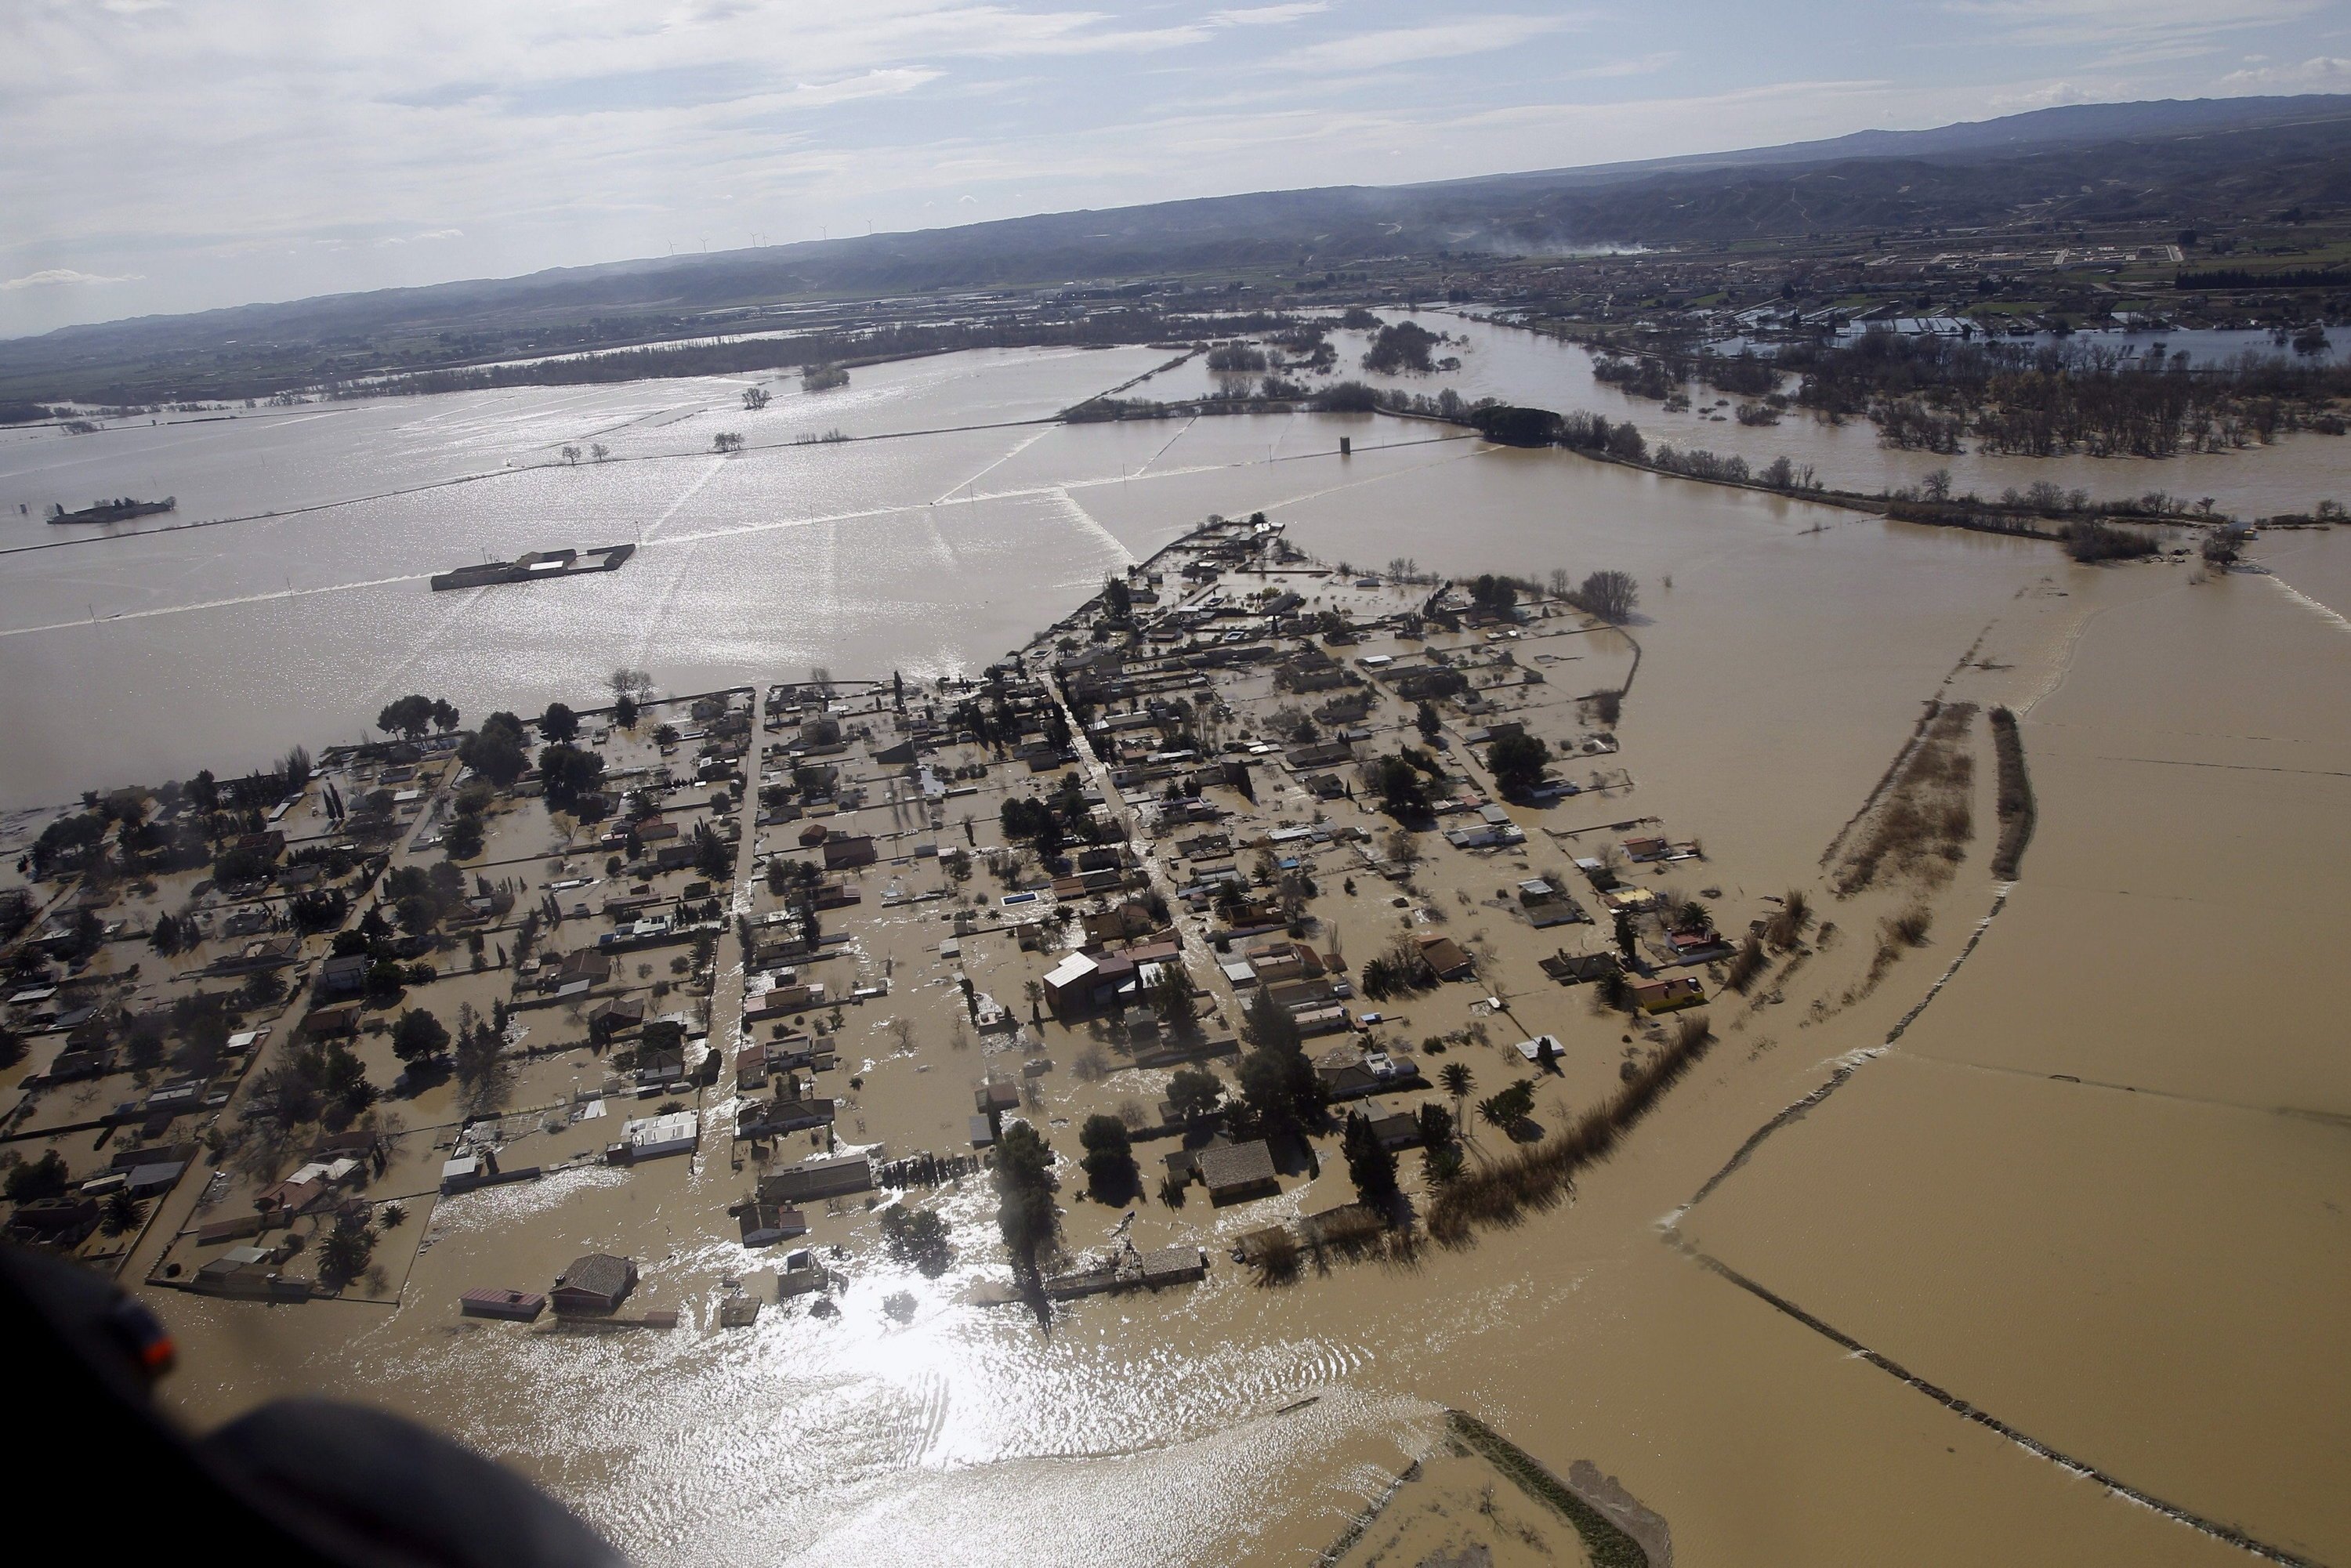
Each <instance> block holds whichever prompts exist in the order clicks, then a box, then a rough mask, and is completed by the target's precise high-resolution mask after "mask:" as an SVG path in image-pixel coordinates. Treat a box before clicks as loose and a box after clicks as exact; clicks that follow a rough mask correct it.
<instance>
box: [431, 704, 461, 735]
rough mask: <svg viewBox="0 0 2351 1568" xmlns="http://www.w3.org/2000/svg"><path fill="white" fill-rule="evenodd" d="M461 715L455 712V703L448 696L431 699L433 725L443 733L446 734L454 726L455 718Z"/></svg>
mask: <svg viewBox="0 0 2351 1568" xmlns="http://www.w3.org/2000/svg"><path fill="white" fill-rule="evenodd" d="M461 716H462V715H460V714H459V713H458V712H457V708H456V705H455V704H454V703H452V702H451V701H449V699H448V698H446V697H434V699H433V727H434V729H436V730H438V731H440V732H441V733H442V734H443V735H446V734H448V733H449V732H450V731H451V730H453V729H455V728H456V727H457V720H458V719H459V718H460V717H461Z"/></svg>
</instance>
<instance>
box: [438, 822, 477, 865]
mask: <svg viewBox="0 0 2351 1568" xmlns="http://www.w3.org/2000/svg"><path fill="white" fill-rule="evenodd" d="M441 843H442V847H443V848H444V849H445V850H447V851H448V852H449V858H450V859H451V860H453V861H469V860H472V859H473V858H474V857H475V855H477V854H480V853H481V852H482V819H481V818H479V817H475V816H461V817H458V818H457V819H456V820H455V821H452V822H451V823H450V824H449V831H447V832H445V833H444V834H442V835H441Z"/></svg>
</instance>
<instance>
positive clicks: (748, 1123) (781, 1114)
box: [735, 1095, 838, 1138]
mask: <svg viewBox="0 0 2351 1568" xmlns="http://www.w3.org/2000/svg"><path fill="white" fill-rule="evenodd" d="M837 1109H838V1108H837V1107H836V1106H835V1105H834V1104H833V1103H832V1100H831V1097H830V1096H813V1095H812V1096H810V1097H809V1098H807V1099H801V1100H789V1099H787V1100H755V1101H753V1102H751V1103H748V1104H747V1105H744V1106H742V1107H740V1108H739V1109H737V1111H736V1113H735V1135H736V1136H737V1137H738V1138H780V1137H785V1136H788V1135H789V1134H793V1133H804V1132H807V1131H808V1130H809V1129H810V1128H811V1127H830V1126H831V1125H832V1124H833V1118H834V1116H835V1114H836V1112H837Z"/></svg>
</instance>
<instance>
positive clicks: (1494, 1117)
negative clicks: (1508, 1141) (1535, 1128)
mask: <svg viewBox="0 0 2351 1568" xmlns="http://www.w3.org/2000/svg"><path fill="white" fill-rule="evenodd" d="M1534 1108H1535V1085H1534V1080H1533V1079H1531V1078H1521V1079H1520V1080H1519V1081H1518V1082H1515V1083H1513V1084H1511V1085H1510V1087H1509V1088H1508V1089H1505V1090H1503V1091H1501V1092H1499V1093H1496V1094H1489V1095H1487V1096H1486V1098H1484V1099H1483V1100H1480V1101H1479V1102H1478V1116H1479V1120H1480V1121H1483V1122H1484V1123H1485V1124H1487V1125H1489V1126H1490V1127H1496V1128H1499V1129H1500V1130H1501V1131H1503V1132H1505V1133H1508V1132H1510V1131H1511V1130H1512V1129H1514V1128H1516V1127H1517V1126H1518V1125H1519V1124H1520V1123H1522V1122H1524V1121H1525V1120H1526V1119H1527V1118H1528V1117H1529V1116H1531V1115H1532V1114H1533V1113H1534Z"/></svg>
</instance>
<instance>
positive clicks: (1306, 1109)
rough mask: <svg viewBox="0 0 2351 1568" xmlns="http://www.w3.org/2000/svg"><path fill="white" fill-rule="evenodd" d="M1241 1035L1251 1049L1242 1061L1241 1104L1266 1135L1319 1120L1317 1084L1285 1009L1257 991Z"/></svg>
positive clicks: (1295, 1025) (1267, 992)
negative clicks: (1269, 1132)
mask: <svg viewBox="0 0 2351 1568" xmlns="http://www.w3.org/2000/svg"><path fill="white" fill-rule="evenodd" d="M1241 1033H1242V1034H1243V1035H1244V1036H1245V1037H1246V1038H1247V1039H1248V1040H1249V1043H1250V1045H1251V1046H1252V1047H1253V1049H1252V1050H1251V1051H1249V1054H1248V1055H1247V1056H1244V1057H1243V1058H1241V1066H1240V1081H1241V1099H1242V1101H1243V1102H1244V1103H1247V1105H1248V1106H1249V1110H1250V1112H1251V1113H1253V1114H1254V1115H1255V1116H1256V1117H1257V1119H1258V1121H1259V1124H1262V1125H1263V1126H1265V1127H1266V1128H1267V1129H1268V1130H1269V1131H1271V1132H1289V1131H1292V1130H1295V1129H1296V1128H1298V1127H1299V1126H1301V1125H1302V1124H1305V1123H1307V1122H1309V1121H1311V1120H1312V1119H1313V1118H1314V1117H1316V1116H1318V1115H1320V1114H1321V1113H1322V1082H1321V1081H1320V1080H1319V1079H1317V1078H1316V1077H1315V1076H1314V1067H1313V1064H1312V1063H1311V1062H1310V1061H1307V1060H1306V1052H1305V1051H1304V1049H1303V1048H1302V1047H1301V1044H1300V1042H1299V1037H1298V1022H1297V1020H1296V1019H1293V1018H1291V1017H1290V1009H1288V1008H1285V1007H1283V1006H1282V1005H1281V1004H1280V1002H1277V1001H1275V1000H1274V999H1273V996H1272V993H1271V992H1270V990H1269V989H1268V988H1265V987H1262V986H1260V987H1259V988H1258V993H1257V995H1256V997H1255V998H1252V999H1251V1001H1250V1002H1249V1009H1248V1011H1247V1012H1245V1013H1244V1014H1243V1015H1242V1019H1241Z"/></svg>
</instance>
